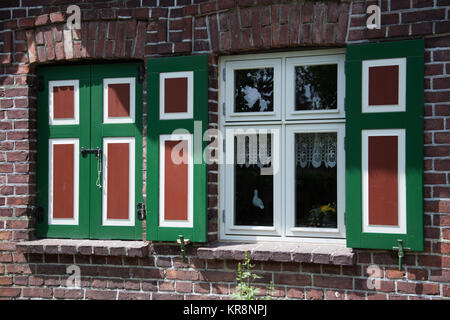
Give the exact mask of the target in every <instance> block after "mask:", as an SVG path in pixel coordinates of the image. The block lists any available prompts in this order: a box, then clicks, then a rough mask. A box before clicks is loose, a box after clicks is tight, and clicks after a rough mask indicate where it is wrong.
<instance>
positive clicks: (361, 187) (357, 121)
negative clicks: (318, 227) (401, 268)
mask: <svg viewBox="0 0 450 320" xmlns="http://www.w3.org/2000/svg"><path fill="white" fill-rule="evenodd" d="M346 63H347V65H346V79H347V81H346V117H347V122H346V230H347V245H348V246H349V247H354V248H374V249H392V248H393V247H396V246H398V240H402V241H403V245H404V246H405V247H407V248H410V249H411V250H415V251H421V250H423V195H422V188H423V185H422V172H423V81H424V71H423V69H424V42H423V40H410V41H398V42H384V43H371V44H358V45H350V46H348V47H347V61H346Z"/></svg>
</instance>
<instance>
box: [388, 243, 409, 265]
mask: <svg viewBox="0 0 450 320" xmlns="http://www.w3.org/2000/svg"><path fill="white" fill-rule="evenodd" d="M397 242H398V247H392V250H397V251H398V270H399V271H401V270H402V263H403V257H404V256H405V251H406V250H411V248H405V247H403V240H400V239H398V240H397Z"/></svg>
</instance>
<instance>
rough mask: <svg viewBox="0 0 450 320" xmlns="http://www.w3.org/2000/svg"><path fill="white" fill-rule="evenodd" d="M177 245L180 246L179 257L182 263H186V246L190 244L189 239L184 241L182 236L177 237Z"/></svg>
mask: <svg viewBox="0 0 450 320" xmlns="http://www.w3.org/2000/svg"><path fill="white" fill-rule="evenodd" d="M177 243H179V244H180V251H181V257H182V259H183V262H186V246H187V245H188V244H190V243H191V241H190V240H189V239H184V236H183V235H181V234H180V235H179V236H178V239H177Z"/></svg>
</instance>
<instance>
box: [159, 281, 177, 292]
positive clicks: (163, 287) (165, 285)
mask: <svg viewBox="0 0 450 320" xmlns="http://www.w3.org/2000/svg"><path fill="white" fill-rule="evenodd" d="M159 291H175V282H174V281H160V282H159Z"/></svg>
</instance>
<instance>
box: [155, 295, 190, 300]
mask: <svg viewBox="0 0 450 320" xmlns="http://www.w3.org/2000/svg"><path fill="white" fill-rule="evenodd" d="M152 300H184V296H183V295H182V294H173V293H153V294H152Z"/></svg>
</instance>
